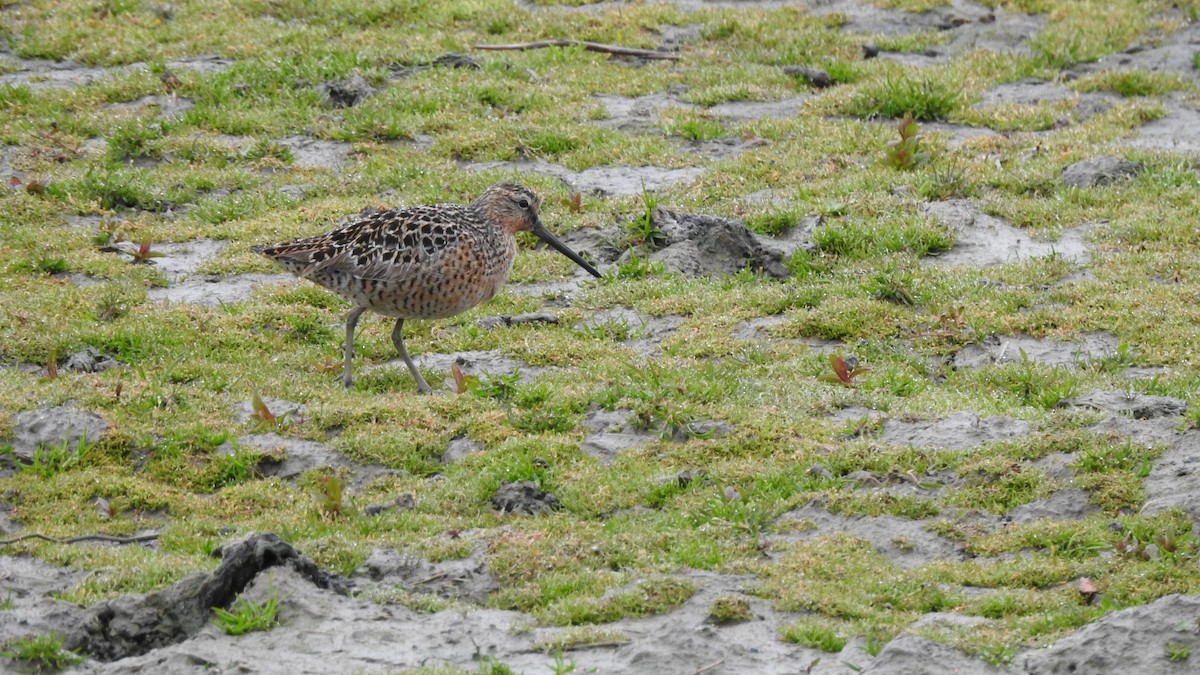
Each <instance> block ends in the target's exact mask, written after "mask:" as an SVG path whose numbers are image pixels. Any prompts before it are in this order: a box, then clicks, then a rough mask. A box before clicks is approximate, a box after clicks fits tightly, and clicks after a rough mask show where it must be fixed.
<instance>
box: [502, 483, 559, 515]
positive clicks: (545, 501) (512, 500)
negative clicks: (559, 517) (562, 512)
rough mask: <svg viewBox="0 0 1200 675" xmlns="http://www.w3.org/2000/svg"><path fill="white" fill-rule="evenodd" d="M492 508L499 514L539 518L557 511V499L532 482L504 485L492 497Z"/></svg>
mask: <svg viewBox="0 0 1200 675" xmlns="http://www.w3.org/2000/svg"><path fill="white" fill-rule="evenodd" d="M492 506H493V507H494V508H495V509H496V510H497V511H499V512H500V513H523V514H525V515H527V516H540V515H543V514H546V513H550V512H551V511H554V510H556V509H558V507H559V503H558V497H555V496H554V495H552V494H550V493H549V492H543V491H542V490H541V489H539V488H538V486H537V485H535V484H534V482H533V481H530V480H523V481H519V482H516V483H505V484H504V485H501V486H500V489H499V490H496V494H495V495H494V496H492Z"/></svg>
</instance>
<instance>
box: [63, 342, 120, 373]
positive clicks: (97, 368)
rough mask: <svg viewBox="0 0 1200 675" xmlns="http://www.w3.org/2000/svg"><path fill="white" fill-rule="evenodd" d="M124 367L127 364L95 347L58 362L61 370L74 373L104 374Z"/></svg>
mask: <svg viewBox="0 0 1200 675" xmlns="http://www.w3.org/2000/svg"><path fill="white" fill-rule="evenodd" d="M123 365H125V364H124V363H122V362H120V361H118V360H116V359H115V358H113V357H111V356H109V355H107V354H103V353H101V352H100V350H99V349H96V348H95V347H87V348H86V349H83V350H81V351H78V352H75V353H74V354H71V355H70V356H68V357H67V358H65V359H63V360H62V361H59V362H58V367H59V369H60V370H69V371H71V372H73V373H102V372H104V371H106V370H109V369H111V368H119V367H120V366H123Z"/></svg>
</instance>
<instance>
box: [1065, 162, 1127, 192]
mask: <svg viewBox="0 0 1200 675" xmlns="http://www.w3.org/2000/svg"><path fill="white" fill-rule="evenodd" d="M1139 170H1140V168H1139V167H1138V165H1137V164H1134V163H1133V162H1131V161H1129V160H1127V159H1122V158H1120V157H1113V156H1112V155H1100V156H1099V157H1092V158H1089V159H1085V160H1083V161H1081V162H1076V163H1074V164H1072V165H1071V166H1068V167H1067V168H1065V169H1063V183H1064V184H1065V185H1066V186H1067V187H1076V188H1090V187H1099V186H1101V185H1108V184H1109V183H1113V182H1116V181H1118V180H1121V179H1125V178H1131V177H1133V176H1135V175H1137V173H1138V171H1139Z"/></svg>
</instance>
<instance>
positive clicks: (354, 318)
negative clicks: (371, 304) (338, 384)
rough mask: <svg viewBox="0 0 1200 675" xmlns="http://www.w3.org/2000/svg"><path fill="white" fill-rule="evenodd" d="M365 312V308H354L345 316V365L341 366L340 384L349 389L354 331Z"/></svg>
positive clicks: (351, 380)
mask: <svg viewBox="0 0 1200 675" xmlns="http://www.w3.org/2000/svg"><path fill="white" fill-rule="evenodd" d="M365 311H367V308H366V307H355V308H354V309H352V310H350V313H349V314H347V315H346V363H345V365H344V366H342V384H344V385H346V388H347V389H349V388H350V385H351V384H352V383H353V382H354V378H353V377H351V376H350V359H351V358H353V357H354V329H355V327H357V326H358V317H360V316H362V313H363V312H365Z"/></svg>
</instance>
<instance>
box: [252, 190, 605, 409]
mask: <svg viewBox="0 0 1200 675" xmlns="http://www.w3.org/2000/svg"><path fill="white" fill-rule="evenodd" d="M540 208H541V200H540V199H539V198H538V196H537V195H536V194H534V193H533V191H531V190H530V189H529V188H527V187H524V186H522V185H517V184H514V183H497V184H496V185H493V186H491V187H489V188H487V189H486V190H484V191H483V192H482V193H481V194H480V195H479V196H478V197H477V198H475V199H474V200H473V201H472V202H471V203H469V204H465V205H464V204H433V205H422V206H408V207H402V208H397V209H388V210H383V211H375V212H373V213H367V214H360V215H359V216H356V217H354V218H353V219H351V220H350V221H349V222H347V223H345V224H344V225H341V226H339V227H337V228H335V229H333V230H331V231H329V232H326V233H325V234H321V235H317V236H314V237H307V238H304V239H297V240H295V241H289V242H284V243H279V244H271V245H265V246H252V247H250V250H252V251H254V252H255V253H260V254H262V255H264V256H266V257H268V258H270V259H271V260H273V261H275V262H276V263H278V264H279V265H280V266H282V267H283V268H284V269H285V270H287V271H288V272H291V273H292V274H295V275H296V276H298V277H300V278H303V279H308V280H309V281H312V282H314V283H316V284H317V285H319V286H322V287H324V288H326V289H328V290H330V291H333V292H334V293H336V294H337V295H339V296H341V297H342V298H345V299H346V300H348V301H350V302H351V303H352V304H353V305H354V307H353V309H351V310H350V312H349V313H348V314H346V344H345V360H344V362H343V366H342V383H343V384H344V385H345V386H346V387H347V388H348V387H350V386H351V385H352V384H353V381H354V380H353V377H352V375H351V367H350V363H351V357H352V356H353V354H354V330H355V327H356V326H357V325H358V319H359V317H360V316H362V314H363V312H366V311H367V310H370V311H372V312H375V313H376V314H382V315H383V316H387V317H392V318H395V319H396V326H395V328H393V329H392V344H394V345H395V346H396V351H398V352H399V353H400V358H402V359H403V360H404V364H405V365H406V366H408V370H409V372H410V373H412V376H413V379H414V380H416V383H417V391H418V392H420V393H422V394H429V393H431V392H432V391H433V389H432V388H431V387H430V386H429V384H428V383H427V382H425V378H423V377H421V373H420V371H419V370H417V366H416V364H415V363H413V360H412V358H411V357H410V356H409V355H408V350H407V349H406V348H405V346H404V339H403V337H402V336H401V330H402V327H403V326H404V322H405V320H407V319H444V318H447V317H451V316H454V315H456V314H460V313H462V312H465V311H467V310H468V309H471V308H472V307H475V306H476V305H478V304H480V303H482V302H485V301H487V300H490V299H491V298H492V297H494V296H495V295H496V293H497V292H499V291H500V288H501V287H502V286H503V285H504V283H505V282H506V281H507V280H508V275H509V272H510V271H512V265H513V260H514V259H515V258H516V255H517V238H516V235H517V233H518V232H531V233H533V234H534V235H536V236H537V237H538V238H539V239H541V240H542V241H544V242H546V243H547V244H549V245H550V246H551V247H553V248H554V249H555V250H557V251H558V252H559V253H562V254H563V255H565V256H566V257H568V258H570V259H571V260H572V261H573V262H574V263H575V264H577V265H579V266H580V267H582V268H583V269H584V270H586V271H587V272H588V273H589V274H591V275H592V276H594V277H597V278H599V277H601V276H602V275H601V274H600V272H599V271H597V270H596V268H595V267H593V266H592V265H591V264H589V263H588V262H587V261H586V260H584V259H583V258H582V257H580V255H579V254H578V253H576V252H575V251H573V250H571V248H570V247H568V246H567V245H566V244H564V243H563V242H562V241H561V240H559V239H558V237H556V236H554V234H553V233H551V232H550V231H549V230H547V229H546V227H545V226H544V225H543V224H542V221H541V220H540V219H539V217H538V211H539V209H540Z"/></svg>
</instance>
